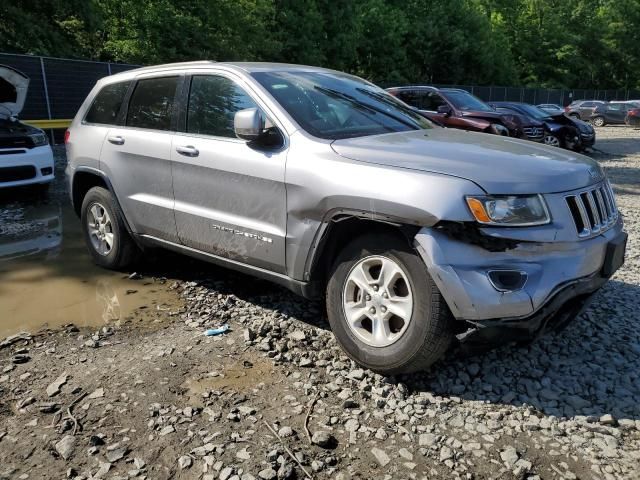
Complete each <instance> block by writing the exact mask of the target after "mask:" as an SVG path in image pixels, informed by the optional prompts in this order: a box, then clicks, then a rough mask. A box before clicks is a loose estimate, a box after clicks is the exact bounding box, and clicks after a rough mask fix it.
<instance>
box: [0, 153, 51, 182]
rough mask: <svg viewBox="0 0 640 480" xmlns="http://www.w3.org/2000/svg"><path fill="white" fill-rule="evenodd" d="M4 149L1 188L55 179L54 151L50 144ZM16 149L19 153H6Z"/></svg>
mask: <svg viewBox="0 0 640 480" xmlns="http://www.w3.org/2000/svg"><path fill="white" fill-rule="evenodd" d="M3 150H4V151H5V154H2V155H0V188H5V187H19V186H23V185H33V184H38V183H48V182H51V181H52V180H53V178H54V164H53V152H52V151H51V147H50V146H49V145H44V146H42V147H34V148H30V149H26V148H25V149H3ZM14 150H15V151H16V152H17V153H11V154H6V152H8V151H14Z"/></svg>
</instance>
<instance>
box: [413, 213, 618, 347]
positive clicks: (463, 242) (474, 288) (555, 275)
mask: <svg viewBox="0 0 640 480" xmlns="http://www.w3.org/2000/svg"><path fill="white" fill-rule="evenodd" d="M476 234H477V232H476ZM479 236H481V237H482V238H483V243H482V242H479V241H476V240H477V239H473V238H472V236H469V235H467V236H465V235H460V234H457V235H455V236H452V235H451V234H450V232H447V231H443V230H442V229H437V228H423V229H421V230H420V231H419V232H418V234H417V235H416V237H415V244H416V248H417V250H418V251H419V252H420V254H421V256H422V258H423V260H424V261H425V263H426V265H427V268H428V270H429V273H430V275H431V277H432V278H433V280H434V282H435V283H436V285H437V286H438V288H439V289H440V292H441V293H442V295H443V296H444V298H445V300H446V302H447V304H448V306H449V309H450V310H451V312H452V314H453V316H454V317H455V318H456V319H457V320H460V321H464V322H466V326H468V327H469V328H468V329H467V331H466V332H464V333H463V334H461V335H459V338H460V340H463V341H466V342H476V341H477V342H479V343H487V342H493V341H498V342H505V341H509V340H518V339H525V338H532V337H534V338H535V337H536V336H537V335H539V334H541V333H542V331H544V330H546V329H547V328H550V327H551V326H554V327H557V328H560V327H562V326H564V325H565V324H566V323H568V321H570V320H571V319H572V318H574V317H575V316H577V315H578V314H579V313H580V311H581V310H582V309H583V308H584V307H585V306H586V305H587V304H588V301H589V299H590V298H591V297H592V296H593V294H594V293H595V292H596V291H597V290H598V289H599V288H600V287H601V286H602V285H603V284H604V283H606V281H607V279H608V278H609V277H610V276H611V275H612V274H613V273H614V272H615V270H616V269H617V268H619V267H620V265H621V264H622V261H623V258H624V249H625V245H626V233H624V232H623V231H622V220H621V219H619V220H618V221H617V223H616V224H615V225H614V226H612V227H611V228H610V229H609V230H607V231H605V232H603V233H602V234H600V235H598V236H596V237H593V238H590V239H587V240H576V241H559V242H540V241H523V240H522V239H521V238H520V239H519V240H517V241H511V242H510V241H507V240H506V239H505V238H496V239H495V245H492V242H493V241H494V239H493V238H492V237H491V236H490V235H479ZM533 238H535V237H533ZM492 247H496V248H492ZM493 272H510V273H513V275H515V276H516V277H517V276H518V275H520V276H521V278H520V279H521V281H520V282H517V281H516V282H513V284H512V286H513V288H509V287H508V286H507V287H505V286H504V285H499V284H498V285H497V284H496V281H495V278H494V277H493Z"/></svg>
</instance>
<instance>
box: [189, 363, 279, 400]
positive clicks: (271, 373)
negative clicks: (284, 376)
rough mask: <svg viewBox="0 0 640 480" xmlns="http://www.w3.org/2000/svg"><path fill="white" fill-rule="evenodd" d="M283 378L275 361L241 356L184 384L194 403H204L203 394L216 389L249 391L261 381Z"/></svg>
mask: <svg viewBox="0 0 640 480" xmlns="http://www.w3.org/2000/svg"><path fill="white" fill-rule="evenodd" d="M280 379H281V377H280V375H279V374H278V373H277V372H276V371H275V369H274V367H273V363H272V362H270V361H267V360H264V359H255V358H253V359H251V360H249V359H248V358H241V359H236V360H235V361H234V363H233V364H232V365H229V366H226V367H223V368H221V369H220V370H217V371H214V372H210V373H209V374H208V375H206V376H204V377H198V378H190V379H187V380H186V381H185V382H184V384H183V386H184V388H186V389H187V391H188V396H189V398H190V399H191V401H192V402H194V404H201V403H202V395H203V394H207V393H209V392H214V391H222V392H229V391H233V392H248V391H251V390H252V389H254V388H256V385H258V384H259V383H265V384H272V383H276V382H277V381H279V380H280Z"/></svg>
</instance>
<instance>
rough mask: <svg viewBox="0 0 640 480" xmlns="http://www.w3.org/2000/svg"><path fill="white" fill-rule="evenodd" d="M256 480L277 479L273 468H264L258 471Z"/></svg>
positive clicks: (276, 473)
mask: <svg viewBox="0 0 640 480" xmlns="http://www.w3.org/2000/svg"><path fill="white" fill-rule="evenodd" d="M258 478H260V479H262V480H274V479H276V478H278V472H276V471H275V470H274V469H273V468H271V467H269V468H265V469H264V470H260V471H259V472H258Z"/></svg>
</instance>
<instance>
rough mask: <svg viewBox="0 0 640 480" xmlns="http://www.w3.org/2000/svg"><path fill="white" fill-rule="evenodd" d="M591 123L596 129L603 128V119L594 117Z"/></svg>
mask: <svg viewBox="0 0 640 480" xmlns="http://www.w3.org/2000/svg"><path fill="white" fill-rule="evenodd" d="M591 123H593V124H594V125H595V126H596V127H604V125H605V121H604V117H596V118H594V119H593V120H591Z"/></svg>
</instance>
